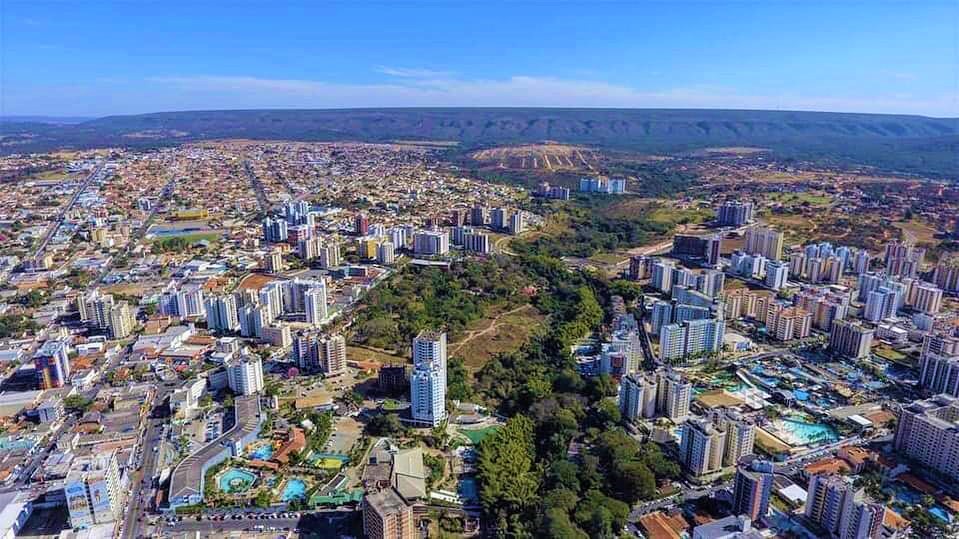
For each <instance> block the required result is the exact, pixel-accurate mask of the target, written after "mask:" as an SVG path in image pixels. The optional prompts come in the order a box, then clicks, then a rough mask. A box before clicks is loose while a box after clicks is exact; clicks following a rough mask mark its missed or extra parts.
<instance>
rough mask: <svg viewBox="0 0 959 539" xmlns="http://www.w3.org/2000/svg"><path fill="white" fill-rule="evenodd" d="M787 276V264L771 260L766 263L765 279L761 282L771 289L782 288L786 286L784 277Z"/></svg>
mask: <svg viewBox="0 0 959 539" xmlns="http://www.w3.org/2000/svg"><path fill="white" fill-rule="evenodd" d="M788 277H789V264H787V263H786V262H780V261H777V260H772V261H770V262H768V263H767V264H766V279H765V281H763V284H765V285H766V288H772V289H773V290H782V289H783V288H785V287H786V279H787V278H788Z"/></svg>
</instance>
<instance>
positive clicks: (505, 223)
mask: <svg viewBox="0 0 959 539" xmlns="http://www.w3.org/2000/svg"><path fill="white" fill-rule="evenodd" d="M509 217H510V213H509V210H508V209H506V208H493V212H492V213H491V214H490V226H491V227H492V228H494V229H496V230H506V229H507V228H509Z"/></svg>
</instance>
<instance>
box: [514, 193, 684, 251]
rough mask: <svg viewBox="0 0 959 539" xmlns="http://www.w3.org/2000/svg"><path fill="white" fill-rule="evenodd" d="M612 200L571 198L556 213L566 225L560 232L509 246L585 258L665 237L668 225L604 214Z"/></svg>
mask: <svg viewBox="0 0 959 539" xmlns="http://www.w3.org/2000/svg"><path fill="white" fill-rule="evenodd" d="M613 201H615V199H613V198H612V197H608V196H607V197H579V198H575V199H573V200H571V201H570V202H569V203H567V204H566V205H565V206H564V208H563V209H562V210H560V211H561V212H562V213H563V214H565V218H566V220H567V222H568V226H567V227H566V228H565V229H564V230H563V231H561V232H559V233H557V234H547V235H542V236H539V237H538V238H536V239H534V240H532V241H529V242H519V241H514V242H513V243H512V244H511V245H510V247H511V249H513V250H514V251H516V252H519V253H523V254H540V255H547V256H552V257H562V256H578V257H584V258H586V257H590V256H593V255H594V254H596V253H601V252H611V251H616V250H617V249H625V248H630V247H635V246H637V245H642V244H643V243H647V242H649V241H650V240H652V239H653V238H655V237H658V236H663V235H665V234H667V233H668V232H669V231H670V229H671V228H672V225H671V224H668V223H662V222H658V221H655V220H653V219H651V218H647V217H645V216H643V215H636V216H630V217H623V216H619V215H610V214H607V213H606V212H605V211H604V209H605V208H604V206H606V205H609V204H611V203H612V202H613Z"/></svg>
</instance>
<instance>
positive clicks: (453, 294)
mask: <svg viewBox="0 0 959 539" xmlns="http://www.w3.org/2000/svg"><path fill="white" fill-rule="evenodd" d="M528 283H529V279H528V276H527V273H526V271H525V270H524V269H523V267H522V266H520V265H518V264H517V263H516V262H515V261H514V260H512V259H510V258H508V257H493V258H490V259H487V260H469V261H466V262H463V263H456V264H454V265H453V266H452V267H451V268H450V269H449V270H442V269H438V268H423V267H418V266H407V267H406V268H405V269H403V270H402V273H400V274H399V275H397V276H396V277H395V278H393V279H391V280H390V281H389V282H387V283H384V284H383V285H380V286H378V287H376V288H374V289H373V290H371V291H370V293H369V295H368V296H367V298H366V300H365V301H364V306H363V308H362V309H361V310H360V311H359V312H358V313H357V317H356V322H355V325H354V327H355V328H356V329H355V331H354V335H353V340H354V341H356V342H359V343H362V344H365V345H368V346H373V347H376V348H383V349H390V350H396V351H406V350H407V349H408V348H409V346H410V342H411V340H412V339H413V337H414V336H416V334H417V333H419V332H420V331H421V330H423V329H441V330H445V331H447V332H448V333H449V334H450V336H452V335H455V334H457V333H459V332H461V331H463V330H464V329H465V328H466V326H467V325H468V324H469V323H470V322H473V321H475V320H478V319H480V318H482V317H483V316H485V313H486V309H487V308H488V307H490V306H491V305H493V304H496V303H499V302H504V301H505V302H512V301H515V302H519V301H526V299H525V297H524V296H522V295H521V294H520V291H521V289H522V288H523V287H524V286H526V284H528Z"/></svg>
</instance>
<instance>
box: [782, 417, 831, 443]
mask: <svg viewBox="0 0 959 539" xmlns="http://www.w3.org/2000/svg"><path fill="white" fill-rule="evenodd" d="M780 426H781V427H782V430H784V431H785V432H786V433H787V434H788V435H789V436H790V437H792V438H793V440H788V441H790V442H794V443H798V444H801V445H810V444H828V443H832V442H835V441H836V440H838V439H839V434H838V433H836V429H834V428H832V427H830V426H829V425H825V424H822V423H806V422H805V421H797V420H795V419H783V420H782V421H781V423H780Z"/></svg>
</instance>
